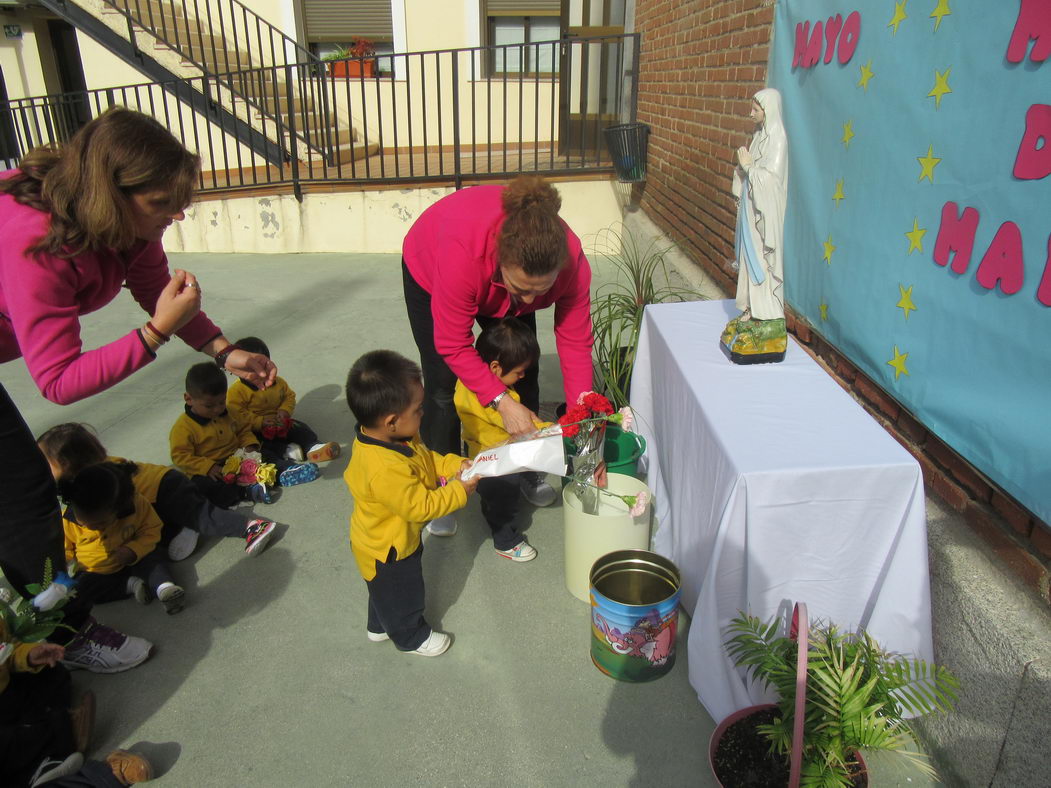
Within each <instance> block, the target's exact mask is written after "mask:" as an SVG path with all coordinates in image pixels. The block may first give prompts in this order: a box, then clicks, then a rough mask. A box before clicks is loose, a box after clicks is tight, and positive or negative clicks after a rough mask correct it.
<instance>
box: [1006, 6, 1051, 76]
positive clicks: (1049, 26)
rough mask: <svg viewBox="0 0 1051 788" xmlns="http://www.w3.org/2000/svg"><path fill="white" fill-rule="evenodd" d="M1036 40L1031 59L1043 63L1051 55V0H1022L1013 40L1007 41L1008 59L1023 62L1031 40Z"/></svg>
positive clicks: (1010, 61)
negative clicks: (1050, 0)
mask: <svg viewBox="0 0 1051 788" xmlns="http://www.w3.org/2000/svg"><path fill="white" fill-rule="evenodd" d="M1030 41H1034V42H1035V43H1034V44H1033V51H1032V52H1031V53H1030V55H1029V59H1030V60H1032V61H1033V62H1034V63H1042V62H1044V61H1045V60H1047V57H1048V55H1051V2H1049V0H1022V3H1021V6H1020V7H1019V9H1018V21H1016V22H1015V27H1014V30H1013V31H1012V33H1011V40H1010V41H1009V42H1008V43H1007V61H1008V62H1009V63H1021V62H1022V61H1023V60H1025V51H1026V50H1027V49H1028V48H1029V42H1030Z"/></svg>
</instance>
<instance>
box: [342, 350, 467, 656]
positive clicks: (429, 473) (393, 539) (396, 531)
mask: <svg viewBox="0 0 1051 788" xmlns="http://www.w3.org/2000/svg"><path fill="white" fill-rule="evenodd" d="M347 404H348V405H349V406H350V410H351V411H352V412H353V414H354V417H355V418H356V419H357V420H358V425H357V430H356V438H355V440H354V448H353V451H352V453H351V456H350V463H349V464H348V466H347V470H346V473H345V474H344V476H343V478H344V479H345V480H346V482H347V487H349V488H350V493H351V495H352V496H354V512H353V514H352V515H351V517H350V546H351V549H352V550H353V552H354V558H355V560H356V561H357V563H358V569H360V570H361V576H362V577H363V578H364V579H365V585H366V586H368V589H369V610H368V624H367V630H366V634H367V635H368V638H369V640H371V641H373V642H382V641H384V640H393V641H394V645H395V646H397V647H398V649H399V650H400V651H408V652H411V653H414V654H419V655H421V656H425V657H437V656H438V655H440V654H444V653H445V651H447V650H448V648H449V646H450V644H451V643H452V640H451V638H450V637H449V635H447V634H445V633H444V632H438V631H436V630H432V629H431V627H430V625H429V624H428V623H427V622H426V620H424V618H423V609H424V587H423V542H422V541H421V539H420V531H422V530H423V526H424V524H425V523H427V522H428V521H429V520H431V519H433V518H435V517H441V516H442V515H445V514H449V513H451V512H453V511H455V510H457V509H461V508H463V506H464V505H465V504H466V503H467V496H468V495H470V494H471V493H472V492H474V490H475V488H476V487H477V486H478V480H477V479H472V480H470V481H467V482H464V481H461V480H460V479H459V474H460V472H461V471H463V470H465V469H466V468H468V467H470V461H469V460H467V459H466V458H464V457H461V456H459V455H457V454H446V455H441V454H438V453H437V452H433V451H431V450H429V449H428V448H427V447H426V446H425V445H424V444H423V441H422V440H421V439H420V435H419V431H420V420H421V419H422V417H423V383H422V375H421V373H420V368H419V367H418V366H417V365H416V364H414V363H413V362H412V361H409V359H407V358H405V357H404V356H401V355H399V354H397V353H395V352H393V351H391V350H374V351H372V352H370V353H366V354H365V355H364V356H362V357H361V358H359V359H358V360H357V361H356V362H354V366H353V367H351V370H350V374H349V375H348V376H347Z"/></svg>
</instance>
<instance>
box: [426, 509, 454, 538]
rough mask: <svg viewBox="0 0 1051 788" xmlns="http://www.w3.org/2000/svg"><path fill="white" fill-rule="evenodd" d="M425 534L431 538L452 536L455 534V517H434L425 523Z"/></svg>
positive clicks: (449, 515)
mask: <svg viewBox="0 0 1051 788" xmlns="http://www.w3.org/2000/svg"><path fill="white" fill-rule="evenodd" d="M427 533H429V534H431V535H433V536H452V535H453V534H454V533H456V517H454V516H453V515H451V514H447V515H444V516H443V517H435V518H434V519H433V520H431V521H430V522H429V523H427Z"/></svg>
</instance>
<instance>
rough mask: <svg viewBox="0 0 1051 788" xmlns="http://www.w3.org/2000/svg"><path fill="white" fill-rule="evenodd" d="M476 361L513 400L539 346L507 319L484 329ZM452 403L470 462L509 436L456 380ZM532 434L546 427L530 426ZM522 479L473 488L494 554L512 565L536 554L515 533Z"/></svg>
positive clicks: (495, 413)
mask: <svg viewBox="0 0 1051 788" xmlns="http://www.w3.org/2000/svg"><path fill="white" fill-rule="evenodd" d="M474 348H475V350H477V351H478V355H479V356H481V359H482V361H484V362H485V363H486V364H488V365H489V369H490V370H491V371H492V373H493V374H494V375H496V377H498V378H500V382H501V383H503V384H504V385H505V386H507V396H509V397H512V398H513V399H514V400H515V401H519V396H518V392H517V391H515V389H514V386H515V384H516V383H518V381H520V380H521V379H522V378H523V377H525V373H526V370H528V369H529V367H531V366H532V365H533V364H535V363H536V362H537V361H538V360H539V358H540V345H539V344H538V343H537V341H536V335H535V334H534V333H533V332H532V331H530V330H529V328H528V327H527V326H526V324H525V323H523V322H522V321H521V320H519V319H517V318H514V317H507V318H504V319H503V320H499V321H497V322H495V323H489V324H488V325H486V326H485V327H484V328H483V329H482V332H481V333H480V334H479V335H478V339H477V341H476V342H475V345H474ZM453 404H455V405H456V413H457V415H458V416H459V417H460V424H461V425H462V434H463V439H464V440H465V441H466V442H467V448H468V451H469V453H470V455H471V456H472V457H477V456H478V454H479V453H480V452H481V451H482V450H483V449H488V448H489V447H490V446H495V445H496V444H498V443H503V442H504V441H506V440H507V439H508V438H510V437H511V436H510V435H509V434H508V432H507V430H506V429H504V422H503V419H502V418H501V417H500V413H499V411H497V410H496V409H495V408H490V407H489V406H487V405H482V404H481V403H480V402H479V401H478V397H477V396H476V395H475V393H474V392H473V391H471V390H470V389H469V388H467V387H466V386H465V385H464V384H463V382H462V381H459V380H458V381H456V390H455V392H454V394H453ZM536 426H537V429H539V428H541V427H546V426H549V422H540V421H538V422H536ZM521 476H522V474H517V473H514V474H510V475H508V476H495V477H488V478H484V479H482V480H481V481H480V482H479V484H478V495H479V497H480V498H481V499H482V516H484V517H485V521H486V522H487V523H488V524H489V528H490V530H491V531H492V532H493V546H494V547H495V548H496V552H497V554H498V555H502V556H503V557H504V558H510V559H511V560H512V561H516V562H523V561H532V560H533V559H534V558H536V549H535V548H534V547H533V546H532V545H531V544H529V542H528V541H526V538H525V537H524V536H522V535H521V534H520V533H518V528H517V526H516V525H515V519H516V517H517V516H518V493H519V489H520V488H521V486H522V485H521Z"/></svg>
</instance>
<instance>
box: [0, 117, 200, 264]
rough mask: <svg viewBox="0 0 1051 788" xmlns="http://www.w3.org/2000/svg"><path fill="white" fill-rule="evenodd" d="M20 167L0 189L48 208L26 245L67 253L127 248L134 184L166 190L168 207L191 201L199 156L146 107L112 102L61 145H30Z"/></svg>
mask: <svg viewBox="0 0 1051 788" xmlns="http://www.w3.org/2000/svg"><path fill="white" fill-rule="evenodd" d="M19 170H20V171H19V172H18V174H17V175H15V176H14V177H12V178H8V179H6V180H0V193H7V194H10V195H12V196H13V197H14V198H15V200H16V201H17V202H19V203H21V204H22V205H28V206H30V207H32V208H36V209H37V210H38V211H44V212H45V213H49V214H50V215H51V224H50V227H49V229H48V232H47V234H46V235H44V236H43V237H42V238H41V239H40V240H39V241H37V242H36V243H34V244H33V245H32V246H30V247H29V248H28V249H27V250H26V251H27V252H29V253H31V254H35V253H39V252H46V253H48V254H52V255H55V256H56V257H62V258H70V257H75V256H76V255H78V254H81V253H82V252H84V251H89V250H90V251H98V250H100V249H107V248H108V249H115V250H117V251H126V250H128V249H130V248H131V247H132V246H133V245H134V244H135V242H136V240H137V238H136V234H135V224H134V221H133V214H132V204H131V201H130V199H129V198H130V196H131V195H132V194H135V193H136V192H145V191H164V192H166V193H167V194H168V197H169V208H170V209H171V211H172V212H173V213H176V212H178V211H180V210H182V209H183V208H185V207H186V206H187V205H189V204H190V199H191V198H192V197H193V190H194V187H195V186H196V184H197V177H198V172H199V170H200V157H198V156H197V155H196V154H193V153H190V152H189V151H188V150H186V148H184V147H183V145H182V143H180V142H179V140H177V139H176V138H175V137H174V136H173V135H172V133H171V132H169V131H168V130H167V129H166V128H164V126H162V125H161V124H160V123H158V122H157V121H156V120H154V119H153V118H151V117H149V116H148V115H143V114H142V113H140V112H135V111H133V110H130V109H126V108H124V107H112V108H111V109H108V110H106V112H104V113H102V114H101V115H99V116H98V117H97V118H95V119H94V120H92V121H91V122H89V123H88V124H87V125H85V126H84V127H83V128H82V129H80V131H78V132H77V133H76V134H74V135H73V137H72V138H71V139H70V140H69V142H68V143H66V144H65V145H63V146H62V147H60V148H58V149H55V148H51V147H43V148H35V149H33V150H31V151H30V152H29V153H27V154H26V155H25V156H24V157H23V158H22V162H21V163H20V165H19Z"/></svg>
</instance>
